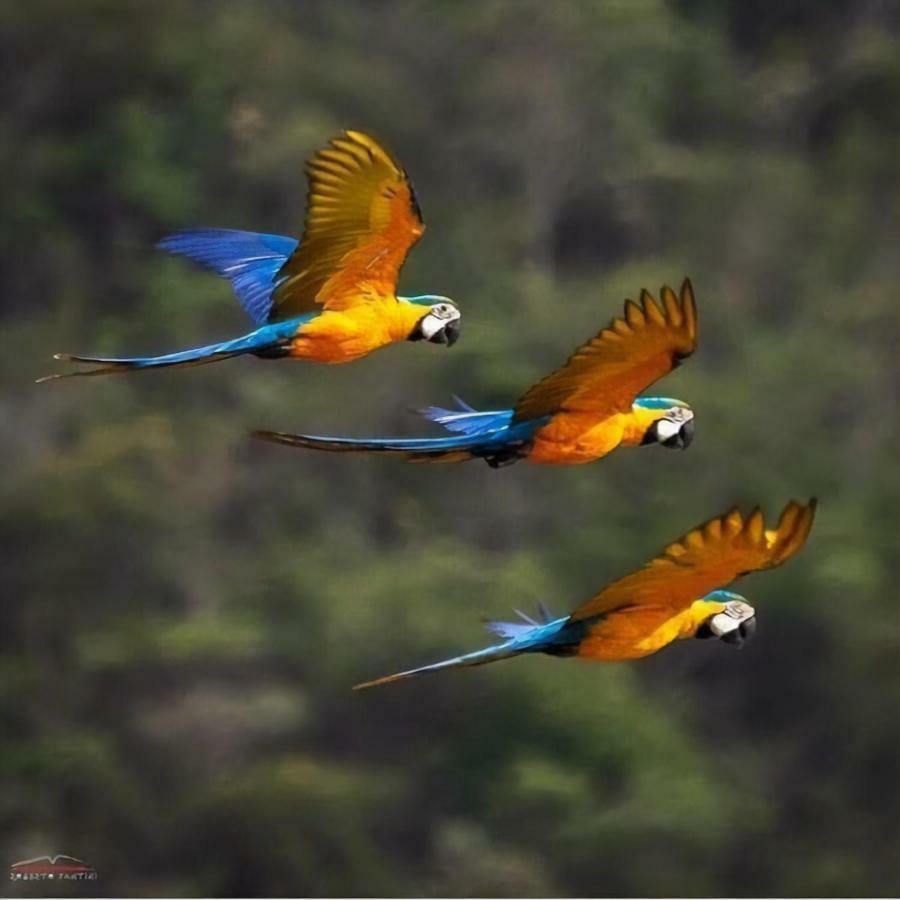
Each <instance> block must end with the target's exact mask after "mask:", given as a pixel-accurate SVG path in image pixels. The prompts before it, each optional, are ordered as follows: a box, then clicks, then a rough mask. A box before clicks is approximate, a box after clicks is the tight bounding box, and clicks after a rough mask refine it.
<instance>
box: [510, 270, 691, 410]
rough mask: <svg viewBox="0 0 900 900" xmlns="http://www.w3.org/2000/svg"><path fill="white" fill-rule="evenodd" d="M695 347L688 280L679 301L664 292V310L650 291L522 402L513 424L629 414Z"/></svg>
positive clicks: (627, 303) (627, 305) (667, 290)
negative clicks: (568, 415)
mask: <svg viewBox="0 0 900 900" xmlns="http://www.w3.org/2000/svg"><path fill="white" fill-rule="evenodd" d="M696 346H697V307H696V305H695V303H694V291H693V288H692V287H691V283H690V281H689V280H687V279H685V281H684V283H683V284H682V286H681V296H680V297H676V296H675V292H674V291H673V290H672V289H671V288H669V287H664V288H663V289H662V306H660V304H659V303H657V302H656V300H655V299H654V298H653V297H652V296H651V295H650V294H649V292H647V291H642V292H641V302H640V305H638V304H637V303H634V302H633V301H632V300H626V301H625V317H624V318H623V319H613V321H612V323H611V324H610V325H609V327H607V328H604V329H603V331H601V332H600V333H599V334H598V335H597V336H596V337H595V338H592V339H591V340H590V341H588V342H587V343H586V344H583V345H582V346H581V347H579V348H578V349H577V350H576V351H575V353H574V354H573V355H572V356H571V357H570V358H569V361H568V362H567V363H566V364H565V365H564V366H563V367H562V368H561V369H558V370H557V371H556V372H554V373H553V374H552V375H548V376H547V377H546V378H545V379H544V380H543V381H539V382H538V383H537V384H536V385H535V386H534V387H532V388H531V389H529V390H528V392H527V393H526V394H525V395H524V396H523V397H522V398H521V399H520V400H519V402H518V403H517V404H516V408H515V416H514V421H516V422H521V421H524V420H526V419H536V418H539V417H540V416H545V415H552V414H553V413H557V412H561V411H567V412H591V413H597V414H598V415H601V414H605V415H609V414H612V413H614V412H627V411H629V410H630V409H631V404H632V403H633V402H634V399H635V398H636V397H637V396H638V394H640V393H641V391H644V390H646V389H647V388H648V387H649V386H650V385H651V384H653V382H654V381H657V380H658V379H660V378H662V376H663V375H665V374H666V373H667V372H670V371H671V370H672V369H673V368H675V366H676V365H678V363H679V361H680V360H682V359H684V358H685V357H687V356H690V355H691V354H692V353H693V352H694V348H695V347H696Z"/></svg>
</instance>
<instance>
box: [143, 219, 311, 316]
mask: <svg viewBox="0 0 900 900" xmlns="http://www.w3.org/2000/svg"><path fill="white" fill-rule="evenodd" d="M297 243H298V242H297V241H296V240H295V239H294V238H290V237H283V236H282V235H279V234H258V233H256V232H255V231H235V230H233V229H230V228H194V229H190V230H188V231H179V232H177V233H176V234H170V235H167V236H166V237H164V238H163V239H162V240H161V241H160V242H159V243H158V244H157V245H156V246H157V247H158V248H159V249H160V250H166V251H167V252H169V253H175V254H178V255H179V256H186V257H187V258H188V259H192V260H193V261H194V262H196V263H199V264H200V265H201V266H204V267H205V268H207V269H210V270H212V271H213V272H215V273H216V274H217V275H221V276H222V277H223V278H227V279H228V280H229V281H230V282H231V284H232V287H233V288H234V292H235V294H237V297H238V300H240V302H241V306H243V307H244V309H245V310H246V311H247V314H248V315H249V316H250V318H251V319H252V320H253V322H254V323H255V324H256V325H262V324H263V323H264V322H266V321H267V320H268V318H269V313H270V312H271V311H272V292H273V291H274V290H275V288H276V287H277V286H278V272H279V270H280V269H281V267H282V266H283V265H284V264H285V262H287V259H288V257H289V256H290V255H291V254H292V253H293V252H294V250H296V249H297Z"/></svg>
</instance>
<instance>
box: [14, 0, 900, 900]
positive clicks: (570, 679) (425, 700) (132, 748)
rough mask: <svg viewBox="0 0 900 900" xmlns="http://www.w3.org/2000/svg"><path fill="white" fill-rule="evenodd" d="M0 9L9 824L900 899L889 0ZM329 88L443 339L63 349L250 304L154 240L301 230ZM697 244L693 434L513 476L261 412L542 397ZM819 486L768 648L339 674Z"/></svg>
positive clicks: (690, 892)
mask: <svg viewBox="0 0 900 900" xmlns="http://www.w3.org/2000/svg"><path fill="white" fill-rule="evenodd" d="M0 9H2V12H0V59H2V67H3V77H2V79H0V98H2V110H3V113H2V116H0V159H2V167H3V172H4V176H5V177H4V179H3V190H2V198H3V199H2V203H0V237H2V253H3V266H2V271H3V283H4V284H3V292H2V315H3V331H2V333H3V353H2V357H0V371H2V374H3V380H4V388H3V393H2V400H0V421H2V429H3V448H2V458H3V461H4V462H3V466H2V474H0V497H2V503H0V566H2V579H0V581H2V585H0V593H2V597H3V601H2V604H3V612H2V627H0V644H2V657H0V666H2V676H0V722H2V731H3V739H2V745H0V779H2V780H0V818H2V829H3V830H2V837H0V850H2V856H0V863H2V864H3V865H6V864H7V863H10V862H13V861H15V860H18V859H22V858H26V857H29V856H33V855H38V854H42V853H69V854H72V855H75V856H77V857H80V858H83V859H85V860H87V861H88V862H90V863H92V864H93V865H94V866H96V867H97V869H98V871H99V876H100V879H99V881H98V882H97V883H96V884H95V885H92V886H91V889H92V890H99V891H101V892H104V893H117V894H120V895H135V896H136V895H147V894H161V895H171V894H187V895H209V896H217V895H233V894H236V893H240V894H250V895H260V894H276V895H278V894H282V895H283V894H288V895H291V894H300V895H303V894H319V895H343V894H348V895H378V894H382V895H384V894H387V895H401V896H403V895H419V894H424V895H434V896H440V895H463V896H465V895H485V896H515V895H524V896H528V895H546V896H551V897H553V896H572V895H588V896H590V895H599V896H604V895H623V896H632V895H651V896H654V895H669V896H706V895H724V896H745V895H756V894H784V895H789V896H802V895H810V894H814V895H835V894H838V895H845V894H846V895H855V894H874V895H885V894H896V893H897V892H898V891H900V872H898V866H900V863H898V859H900V855H898V851H900V840H898V829H900V815H898V806H897V804H898V794H900V788H898V781H900V772H898V752H897V747H898V743H900V718H898V715H897V713H898V704H900V678H898V671H900V666H898V650H900V627H898V626H900V621H898V597H897V587H896V585H897V578H898V571H897V559H896V539H897V524H898V513H897V503H898V499H900V497H898V494H900V467H898V465H897V452H898V450H897V448H898V437H900V436H898V429H897V421H898V419H897V389H898V377H897V375H898V372H897V368H896V363H897V354H898V308H900V307H898V291H900V251H898V248H900V33H898V23H900V14H898V7H897V4H896V3H893V2H879V0H866V2H859V0H830V2H812V0H779V2H776V0H770V2H769V0H767V2H755V3H747V2H744V0H728V2H719V0H678V2H662V0H634V2H625V0H617V2H594V3H587V2H585V3H581V2H560V3H546V2H530V0H523V2H496V0H493V2H491V0H488V2H390V3H368V2H362V0H360V2H350V0H342V2H334V0H319V2H311V0H308V2H302V3H299V2H297V3H293V2H281V3H279V2H258V3H248V2H229V0H220V2H199V0H197V2H171V0H157V2H152V3H151V2H146V3H145V2H137V3H119V2H112V0H110V2H101V0H77V2H76V0H68V2H67V0H29V2H28V3H11V2H6V3H3V4H2V8H0ZM344 127H355V128H363V129H370V130H372V131H373V132H374V133H376V134H379V135H381V136H382V137H383V138H384V139H385V140H386V141H387V142H388V144H389V146H390V147H391V148H392V149H393V150H394V152H395V153H396V154H397V155H398V156H399V158H400V159H401V160H402V161H403V162H404V164H405V165H406V166H407V168H408V169H409V171H410V172H411V174H412V176H413V178H414V181H415V183H416V186H417V189H418V192H419V195H420V199H421V202H422V207H423V210H424V213H425V216H426V220H427V221H428V223H429V230H428V233H427V235H426V236H425V238H424V240H423V241H422V242H421V244H420V245H419V246H418V247H417V248H416V249H415V251H414V252H413V254H412V256H411V258H410V260H409V263H408V265H407V268H406V269H405V270H404V273H403V277H402V281H401V288H402V290H403V291H404V292H405V293H425V292H433V293H446V294H449V295H450V296H452V297H454V298H456V299H458V300H459V302H460V303H461V304H462V305H463V306H464V326H463V338H462V340H461V341H460V342H459V344H457V345H456V347H454V348H453V349H452V350H451V351H446V350H444V349H443V348H437V347H430V346H422V345H401V346H397V347H393V348H390V349H387V350H383V351H380V352H378V353H377V354H375V355H373V356H372V357H370V358H369V359H366V360H364V361H362V362H358V363H355V364H353V365H351V366H344V367H334V368H325V367H319V368H317V367H314V366H306V365H303V364H299V363H298V364H294V365H291V364H289V363H267V362H261V361H257V360H253V359H242V360H236V361H230V362H227V363H223V364H221V365H215V366H210V367H207V368H202V369H194V370H190V371H172V372H162V373H153V374H148V375H137V376H134V377H128V378H111V379H95V380H72V381H67V382H54V383H50V384H44V385H34V384H33V383H32V380H33V379H34V378H35V377H37V376H39V375H42V374H46V373H47V372H49V371H54V370H58V369H59V366H58V365H56V364H54V363H53V362H52V361H50V355H51V354H52V353H53V352H54V351H57V350H68V351H73V352H79V351H80V352H97V353H108V354H117V353H123V352H127V353H143V352H147V353H151V352H162V351H170V350H174V349H179V348H182V347H187V346H193V345H197V344H200V343H207V342H210V341H212V340H218V339H221V338H226V337H230V336H233V335H235V334H237V333H239V332H240V331H241V330H242V329H243V328H244V327H245V322H244V319H243V315H242V313H241V310H240V309H239V307H238V305H237V303H236V302H235V301H234V300H233V298H232V297H231V296H230V289H229V287H228V285H227V284H226V283H224V282H221V281H219V280H218V279H216V278H214V277H212V276H210V275H209V274H206V273H203V272H200V271H197V270H195V269H193V268H191V267H190V266H189V265H188V264H186V263H184V262H181V261H179V260H173V259H169V258H165V257H163V256H162V255H161V254H158V253H156V252H155V251H154V249H153V244H154V242H155V241H156V240H157V239H158V238H159V237H160V236H161V235H162V234H164V233H165V232H166V231H169V230H173V229H176V228H179V227H184V226H189V225H193V224H207V225H217V226H229V227H238V228H248V229H255V230H261V231H274V232H283V233H288V234H297V233H298V232H299V229H300V227H301V224H302V217H303V202H304V195H305V182H304V176H303V166H302V164H303V160H304V159H305V157H307V156H308V155H309V154H310V153H311V152H312V151H314V150H315V149H316V148H318V147H320V146H321V145H322V144H323V143H324V142H325V141H326V140H327V139H328V138H329V137H330V136H331V135H332V134H333V133H335V132H336V131H337V130H339V129H340V128H344ZM685 275H690V276H691V277H692V278H693V280H694V284H695V287H696V291H697V296H698V300H699V306H700V317H701V332H702V335H701V345H700V349H699V351H698V352H697V353H696V355H695V356H694V357H693V358H692V359H691V360H690V361H689V363H688V364H687V365H685V366H684V367H683V368H681V369H680V370H679V371H678V372H676V373H674V374H673V375H672V376H671V377H670V378H668V379H667V380H666V381H665V383H664V387H663V388H662V392H663V393H666V394H674V395H675V396H680V397H683V398H685V399H688V400H690V401H691V402H692V403H693V404H694V406H695V408H696V410H697V416H698V433H697V438H696V440H695V442H694V445H693V446H692V447H691V449H690V451H689V452H686V453H672V452H669V451H666V450H663V449H661V448H647V449H641V450H633V451H628V452H622V453H621V454H616V455H614V456H612V457H611V458H609V459H606V460H604V461H602V462H600V463H597V464H595V465H591V466H584V467H571V468H568V469H550V468H540V467H532V468H530V467H528V466H526V465H519V466H515V467H512V468H508V469H504V470H501V471H491V470H489V469H488V468H487V467H486V466H483V465H481V464H478V463H470V464H467V465H459V466H452V467H422V466H404V465H402V464H399V463H397V462H395V461H390V460H369V459H363V458H359V459H350V458H346V457H342V458H332V457H328V456H326V455H316V454H303V453H300V452H293V451H290V450H287V449H284V448H280V447H274V446H271V445H265V444H259V445H254V444H253V443H252V442H251V441H249V440H248V439H247V437H246V431H247V429H248V428H249V427H253V426H255V427H271V428H277V429H283V430H308V431H313V432H318V433H336V434H349V435H366V434H376V433H377V434H417V433H422V432H423V431H425V430H429V429H430V428H431V426H428V425H427V424H426V423H423V422H421V421H419V420H418V419H417V418H416V417H415V416H414V415H411V414H410V412H409V410H410V409H414V408H417V407H421V406H423V405H426V404H429V403H442V402H443V403H446V402H447V401H448V400H449V399H450V395H451V394H452V393H458V394H459V395H461V396H462V397H464V398H465V399H466V400H468V401H469V402H470V403H472V404H474V405H476V406H481V407H487V408H495V407H496V406H498V405H500V406H505V405H509V403H510V401H511V400H513V399H514V398H515V397H516V396H518V394H519V393H520V392H521V391H522V390H523V389H524V388H525V387H527V386H528V385H529V384H531V383H532V381H534V380H535V379H536V378H538V377H539V376H541V375H542V374H544V373H546V372H547V371H549V370H550V369H552V368H553V367H555V366H556V365H557V364H559V363H561V362H562V360H563V359H564V358H565V357H566V356H567V355H568V353H569V352H570V351H571V349H572V348H573V347H574V346H575V345H577V344H578V343H580V342H581V341H583V340H584V339H586V338H587V337H588V336H589V335H591V334H592V333H594V332H596V331H597V330H598V329H599V328H600V327H602V326H603V325H605V324H606V323H607V322H608V321H609V319H610V318H611V317H612V316H613V315H616V314H618V312H619V311H620V310H621V305H622V301H623V299H624V298H625V297H627V296H635V295H636V294H637V292H638V291H639V290H640V288H642V287H644V286H647V287H650V288H652V289H654V290H656V289H657V288H658V287H659V285H660V284H662V283H664V282H669V283H678V282H680V280H681V279H682V277H683V276H685ZM811 494H816V495H818V496H819V497H820V500H821V509H820V515H819V518H818V521H817V524H816V527H815V530H814V532H813V535H812V539H811V541H810V544H809V546H808V548H807V550H806V551H805V552H804V554H802V555H801V556H799V557H798V558H797V559H796V560H794V561H793V562H792V563H791V564H790V565H789V566H787V567H785V568H784V569H781V570H778V571H776V572H772V573H767V574H765V575H761V576H756V577H752V578H750V579H747V580H746V581H745V582H743V583H742V584H741V587H740V589H741V590H742V591H743V592H744V593H746V594H747V595H748V596H749V598H750V599H751V601H752V602H753V603H754V604H756V605H757V608H758V610H759V615H760V630H759V634H758V636H757V639H756V642H755V643H754V644H753V645H752V646H750V647H749V648H748V649H746V650H745V651H743V652H740V653H738V652H735V651H733V650H731V649H730V648H727V647H725V646H723V645H718V644H715V645H713V642H699V641H698V642H690V643H683V644H678V645H675V646H673V647H671V648H669V649H667V650H666V651H665V652H663V653H661V654H659V656H657V657H654V658H650V659H647V660H644V661H640V662H637V663H631V664H621V665H590V664H584V663H578V662H571V661H570V662H561V661H558V660H553V659H548V658H528V659H521V660H516V661H512V662H507V663H503V664H501V665H497V666H492V667H487V668H483V669H476V670H470V671H466V672H462V673H450V674H446V675H443V676H441V677H437V676H435V677H433V678H430V679H423V680H420V681H416V682H410V683H406V684H403V685H397V686H391V687H388V688H384V689H382V690H379V691H374V692H369V693H363V694H354V693H351V692H350V690H349V688H350V685H352V684H353V683H354V682H355V681H358V680H361V679H364V678H368V677H373V676H376V675H379V674H383V673H386V672H388V671H393V670H395V669H397V668H403V667H407V666H409V665H413V664H420V663H425V662H429V661H432V660H434V659H437V658H440V657H442V656H446V655H453V654H455V653H457V652H459V651H462V650H468V649H475V648H476V647H478V646H481V645H482V643H483V642H484V641H485V635H484V633H483V632H482V630H481V620H482V619H483V618H484V617H487V616H494V617H496V616H503V615H505V614H507V613H508V612H509V610H510V608H511V607H513V606H518V607H521V608H525V609H528V608H531V607H533V605H534V604H535V603H536V602H537V601H540V600H543V601H545V602H547V603H548V604H549V605H550V606H551V607H552V608H553V609H554V610H556V611H558V612H560V613H563V612H565V611H567V610H568V609H570V608H571V607H572V606H574V605H575V604H576V603H577V602H580V601H581V600H583V599H585V598H586V597H588V596H590V595H591V594H592V593H593V592H594V591H595V590H596V589H597V588H599V587H600V586H601V585H603V584H604V583H605V582H606V581H607V580H609V579H611V578H614V577H617V576H619V575H622V574H624V573H625V572H627V571H628V570H629V569H630V568H632V567H634V566H635V565H637V564H640V563H642V562H643V561H644V560H645V559H647V558H649V557H650V556H651V555H652V554H653V553H654V552H655V551H656V550H658V549H659V548H660V547H661V546H663V545H664V544H665V543H667V542H668V541H669V540H671V539H672V538H674V537H675V536H676V535H678V534H680V533H682V532H683V531H684V530H685V529H686V528H687V527H689V526H693V525H694V524H696V523H698V522H700V521H702V520H704V519H705V518H707V517H709V516H711V515H713V514H716V513H718V512H720V511H723V510H724V509H726V508H727V507H728V506H730V505H731V504H733V503H736V502H737V503H741V504H744V506H745V508H746V507H747V506H749V505H752V504H755V503H760V504H762V505H764V507H765V508H766V509H767V510H769V511H770V514H772V513H775V512H776V511H777V510H778V509H779V508H780V507H781V505H782V504H783V503H784V502H785V501H786V500H787V499H789V498H790V497H791V496H798V497H806V496H809V495H811ZM4 877H5V875H4ZM60 889H61V887H60V886H59V885H57V886H56V887H55V888H54V889H53V892H56V893H58V892H59V891H60ZM8 890H9V891H10V892H11V893H12V892H16V893H17V894H21V895H28V894H31V895H33V894H35V893H38V892H40V891H41V890H48V889H47V888H42V887H41V886H36V887H35V886H32V887H30V888H26V887H22V886H12V885H10V886H8ZM84 890H85V889H84V887H83V886H81V887H79V886H77V885H76V886H75V887H74V889H73V891H72V892H73V893H79V892H80V893H84Z"/></svg>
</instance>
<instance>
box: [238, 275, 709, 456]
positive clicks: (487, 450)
mask: <svg viewBox="0 0 900 900" xmlns="http://www.w3.org/2000/svg"><path fill="white" fill-rule="evenodd" d="M660 296H661V300H662V302H661V303H658V302H657V301H656V299H655V298H654V297H652V296H651V295H650V293H649V292H648V291H646V290H645V291H642V292H641V299H640V304H637V303H634V302H633V301H631V300H627V301H626V302H625V313H624V317H623V318H621V319H614V320H613V321H612V322H611V323H610V325H609V326H608V327H607V328H604V329H603V330H602V331H601V332H600V333H599V334H598V335H597V336H596V337H594V338H592V339H591V340H589V341H588V342H587V343H586V344H583V345H582V346H581V347H579V348H578V349H577V350H576V351H575V353H574V354H573V355H572V356H571V357H570V358H569V360H568V362H567V363H566V364H565V365H564V366H563V367H562V368H561V369H559V370H557V371H556V372H554V373H553V374H552V375H548V376H547V377H546V378H544V379H543V381H539V382H538V383H537V384H536V385H534V387H532V388H530V389H529V390H528V391H526V393H525V394H524V395H523V396H522V397H521V398H520V399H519V400H518V402H517V403H516V405H515V407H514V408H513V409H503V410H494V411H491V412H478V411H476V410H474V409H472V408H471V407H470V406H468V405H466V404H464V403H462V401H458V402H459V407H460V408H459V409H456V410H449V409H442V408H440V407H430V408H429V409H426V410H424V412H423V415H424V416H425V417H426V418H428V419H430V420H431V421H433V422H438V423H439V424H441V425H443V426H444V427H445V428H446V429H447V430H448V431H451V432H454V436H452V437H442V438H375V439H363V440H360V439H354V438H335V437H316V436H314V435H306V434H286V433H283V432H275V431H256V432H254V435H255V436H256V437H259V438H262V439H263V440H268V441H273V442H275V443H279V444H287V445H289V446H293V447H307V448H310V449H313V450H331V451H336V452H344V453H381V454H385V455H393V456H399V457H401V458H402V459H406V460H408V461H410V462H461V461H463V460H467V459H483V460H485V462H487V464H488V465H489V466H491V467H493V468H497V467H499V466H503V465H509V464H512V463H515V462H517V461H518V460H520V459H527V460H530V461H531V462H537V463H569V464H571V463H587V462H592V461H593V460H595V459H599V458H600V457H602V456H606V454H607V453H610V452H612V451H613V450H615V449H616V448H617V447H633V446H639V445H646V444H662V445H663V446H664V447H680V448H682V449H684V448H687V446H688V445H689V444H690V442H691V439H692V438H693V435H694V413H693V410H692V409H691V407H690V406H689V405H688V404H687V403H684V402H682V401H681V400H673V399H672V398H670V397H639V396H638V394H639V393H640V392H641V391H643V390H645V389H646V388H648V387H649V386H650V385H651V384H653V383H654V382H655V381H657V380H659V379H660V378H662V377H663V375H665V374H666V373H668V372H670V371H671V370H672V369H673V368H675V366H677V365H678V364H679V363H680V362H681V361H682V360H683V359H685V358H686V357H688V356H690V355H691V353H693V352H694V348H695V347H696V345H697V309H696V305H695V303H694V292H693V289H692V287H691V283H690V281H688V280H685V281H684V283H683V284H682V286H681V292H680V295H679V296H676V294H675V292H674V291H673V290H672V289H671V288H669V287H663V288H662V291H661V294H660Z"/></svg>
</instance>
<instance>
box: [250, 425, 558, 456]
mask: <svg viewBox="0 0 900 900" xmlns="http://www.w3.org/2000/svg"><path fill="white" fill-rule="evenodd" d="M541 424H542V423H541V422H540V421H533V422H521V423H517V424H516V425H513V426H509V425H504V426H502V427H499V428H496V429H489V430H485V431H476V432H473V433H471V434H463V435H459V436H451V437H441V438H371V439H364V438H363V439H361V438H336V437H320V436H318V435H311V434H287V433H285V432H278V431H256V432H254V435H255V436H256V437H258V438H262V439H263V440H267V441H272V442H273V443H276V444H287V445H289V446H292V447H305V448H307V449H310V450H329V451H331V452H335V453H379V454H382V455H393V456H400V457H402V458H404V459H406V460H407V461H409V462H461V461H462V460H466V459H484V460H486V461H487V462H488V464H489V465H492V466H498V465H504V464H506V463H508V462H514V461H515V460H516V459H518V458H520V456H521V455H522V454H523V451H524V450H525V449H526V448H527V446H528V443H529V441H530V440H531V437H532V435H533V434H534V432H535V431H536V430H537V428H539V427H540V425H541Z"/></svg>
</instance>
